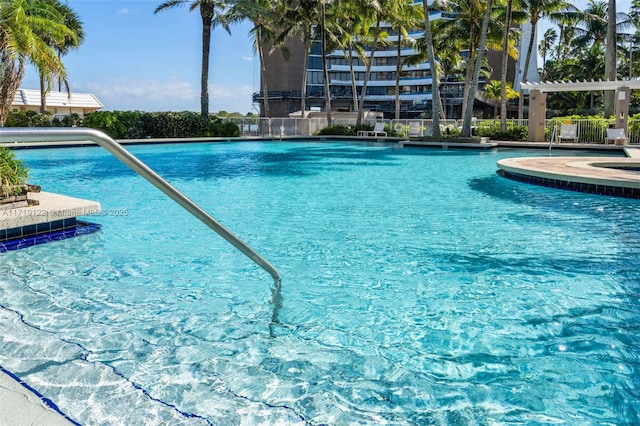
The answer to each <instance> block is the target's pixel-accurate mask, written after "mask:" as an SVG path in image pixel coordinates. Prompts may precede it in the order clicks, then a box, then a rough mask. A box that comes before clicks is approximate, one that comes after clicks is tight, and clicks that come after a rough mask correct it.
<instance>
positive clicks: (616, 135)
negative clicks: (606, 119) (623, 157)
mask: <svg viewBox="0 0 640 426" xmlns="http://www.w3.org/2000/svg"><path fill="white" fill-rule="evenodd" d="M609 141H611V142H612V143H613V144H614V145H626V144H627V142H628V139H627V137H626V136H625V134H624V129H607V140H606V141H605V144H608V143H609Z"/></svg>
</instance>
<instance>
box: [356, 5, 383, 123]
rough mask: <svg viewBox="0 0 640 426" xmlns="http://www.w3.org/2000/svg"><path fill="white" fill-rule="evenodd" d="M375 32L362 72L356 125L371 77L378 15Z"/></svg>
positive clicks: (361, 113)
mask: <svg viewBox="0 0 640 426" xmlns="http://www.w3.org/2000/svg"><path fill="white" fill-rule="evenodd" d="M375 31H376V33H375V35H374V36H373V43H371V54H370V55H369V61H367V67H366V69H365V72H364V79H363V80H362V89H361V90H360V102H359V104H358V118H357V119H356V126H359V125H360V124H361V123H362V116H363V115H364V98H365V95H366V93H367V85H368V84H369V78H370V77H371V66H372V65H373V59H374V57H375V54H376V47H377V46H378V37H379V36H380V15H378V18H377V19H376V29H375Z"/></svg>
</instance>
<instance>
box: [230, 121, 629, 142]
mask: <svg viewBox="0 0 640 426" xmlns="http://www.w3.org/2000/svg"><path fill="white" fill-rule="evenodd" d="M226 120H227V121H230V122H233V123H235V124H237V125H238V127H239V128H240V135H241V136H255V137H273V138H282V137H287V136H313V135H316V134H318V132H319V131H320V130H322V129H324V128H325V127H327V119H326V118H259V117H242V118H227V119H226ZM377 121H382V122H384V123H385V124H386V126H388V127H387V129H392V130H393V131H394V133H395V134H396V135H398V136H400V137H421V136H433V134H434V132H433V120H426V119H408V120H377ZM332 122H333V125H341V126H355V125H356V120H355V119H354V118H333V119H332ZM365 122H366V123H369V124H370V125H372V126H373V124H374V123H375V121H371V120H370V121H365ZM563 122H565V120H562V119H549V120H547V121H546V124H545V142H549V141H551V138H552V137H554V135H555V134H557V129H558V128H559V126H560V124H561V123H563ZM571 123H572V124H577V125H578V142H580V143H593V144H604V143H605V142H606V134H607V128H609V127H611V126H612V125H613V124H614V120H607V119H591V120H588V119H584V120H571ZM499 125H500V122H499V120H475V119H474V120H473V121H472V128H473V129H479V128H482V127H484V126H499ZM527 125H528V122H527V120H517V119H511V120H507V126H508V127H518V126H523V127H526V126H527ZM461 128H462V120H440V133H441V134H442V135H445V136H446V135H455V134H458V133H459V130H460V129H461ZM627 137H628V139H629V143H630V144H640V120H637V119H629V132H628V135H627Z"/></svg>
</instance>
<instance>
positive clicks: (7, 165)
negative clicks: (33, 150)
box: [0, 146, 29, 186]
mask: <svg viewBox="0 0 640 426" xmlns="http://www.w3.org/2000/svg"><path fill="white" fill-rule="evenodd" d="M28 177H29V169H28V168H27V167H26V166H25V165H24V163H23V162H22V161H20V160H18V159H17V158H16V155H15V153H14V152H13V151H12V150H10V149H9V148H5V147H3V146H0V186H7V185H22V184H24V183H25V182H26V181H27V178H28Z"/></svg>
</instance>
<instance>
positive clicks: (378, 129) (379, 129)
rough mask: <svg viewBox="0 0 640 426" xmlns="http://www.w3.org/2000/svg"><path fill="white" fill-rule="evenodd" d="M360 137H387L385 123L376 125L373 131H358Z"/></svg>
mask: <svg viewBox="0 0 640 426" xmlns="http://www.w3.org/2000/svg"><path fill="white" fill-rule="evenodd" d="M358 136H374V137H375V136H384V137H386V136H387V132H385V131H384V123H376V124H375V126H373V130H358Z"/></svg>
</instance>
